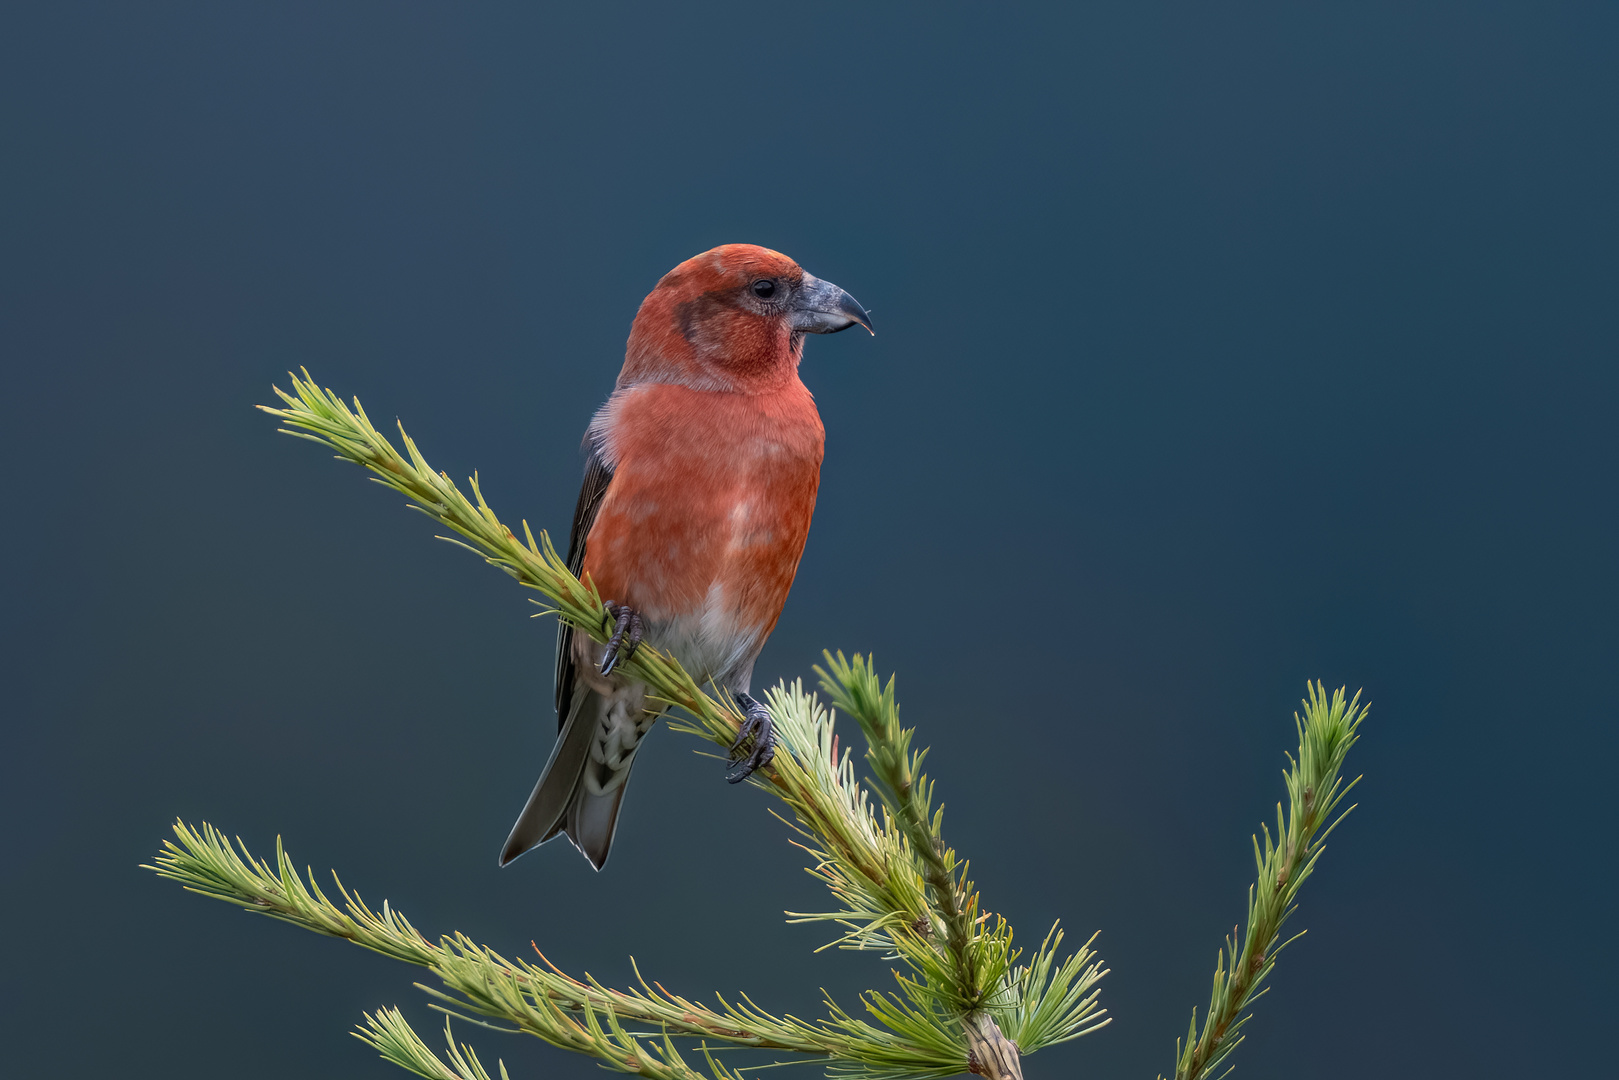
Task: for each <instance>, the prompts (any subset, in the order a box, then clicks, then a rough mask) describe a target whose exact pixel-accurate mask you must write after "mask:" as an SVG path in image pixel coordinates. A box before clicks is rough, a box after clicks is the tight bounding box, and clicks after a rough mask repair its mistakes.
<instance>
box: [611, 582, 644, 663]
mask: <svg viewBox="0 0 1619 1080" xmlns="http://www.w3.org/2000/svg"><path fill="white" fill-rule="evenodd" d="M602 607H603V608H605V609H606V611H607V618H608V619H610V620H611V621H612V624H613V636H612V637H610V638H608V639H607V648H606V649H605V650H603V652H602V665H601V673H602V674H603V675H611V674H612V673H613V669H614V668H615V667H617V666H618V662H619V661H620V660H628V659H629V658H630V657H632V656H634V655H635V650H636V649H639V648H640V647H641V637H642V634H643V633H644V632H645V627H643V626H642V624H641V616H640V614H639V613H637V612H636V610H635V609H634V608H632V607H630V605H628V604H615V603H613V602H612V601H611V600H609V601H607V603H605V604H603V605H602Z"/></svg>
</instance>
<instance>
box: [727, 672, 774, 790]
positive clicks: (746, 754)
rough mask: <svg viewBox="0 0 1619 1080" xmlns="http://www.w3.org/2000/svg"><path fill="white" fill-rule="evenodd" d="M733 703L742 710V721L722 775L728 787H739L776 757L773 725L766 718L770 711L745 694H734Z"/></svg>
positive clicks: (768, 717)
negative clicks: (735, 785)
mask: <svg viewBox="0 0 1619 1080" xmlns="http://www.w3.org/2000/svg"><path fill="white" fill-rule="evenodd" d="M736 703H737V704H738V705H739V706H741V708H742V716H743V720H742V726H741V728H739V729H738V730H737V733H736V742H734V743H732V744H731V764H730V767H729V768H727V769H726V771H725V779H726V782H727V783H731V784H740V783H741V782H742V781H744V780H746V779H747V778H748V777H750V776H752V775H753V773H754V771H755V770H757V769H762V768H764V767H765V766H766V765H769V764H770V760H771V759H772V758H774V757H775V756H776V722H775V721H774V720H772V719H771V718H770V710H769V709H767V708H765V707H764V706H763V705H761V704H759V703H758V702H757V701H755V700H753V698H751V697H749V696H748V695H747V694H737V695H736ZM750 744H751V745H750Z"/></svg>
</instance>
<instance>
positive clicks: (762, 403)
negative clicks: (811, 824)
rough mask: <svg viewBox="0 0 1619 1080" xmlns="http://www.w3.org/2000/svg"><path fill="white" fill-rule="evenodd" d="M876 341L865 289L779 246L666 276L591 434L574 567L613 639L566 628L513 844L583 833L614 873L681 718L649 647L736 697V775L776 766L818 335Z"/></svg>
mask: <svg viewBox="0 0 1619 1080" xmlns="http://www.w3.org/2000/svg"><path fill="white" fill-rule="evenodd" d="M857 324H858V325H860V326H863V327H865V328H866V329H867V330H868V331H870V330H871V317H870V316H869V315H868V314H867V313H866V310H865V309H864V308H862V307H861V306H860V305H859V304H858V303H856V302H855V299H854V297H852V296H850V295H849V294H848V293H846V292H844V291H843V290H842V289H840V288H838V287H837V286H836V285H833V284H831V283H830V282H826V281H821V280H820V279H818V278H816V277H813V276H811V275H809V274H807V273H805V272H804V271H803V270H802V269H801V268H800V267H799V266H798V264H797V263H795V262H793V260H791V259H789V258H788V257H787V256H785V255H782V254H780V253H779V252H775V251H771V250H769V249H767V248H762V247H755V246H754V245H752V244H726V245H724V246H723V247H717V248H715V249H714V250H712V251H707V252H704V253H703V254H701V255H698V256H696V257H695V258H692V259H688V260H686V261H685V262H683V263H681V264H680V265H679V266H677V267H675V268H674V269H673V270H671V271H669V273H667V274H665V275H664V277H663V280H661V281H659V282H658V285H657V287H656V288H655V289H653V290H652V292H651V293H650V294H648V296H647V298H646V299H645V300H643V301H642V302H641V309H640V311H638V312H637V313H636V316H635V322H634V324H633V325H632V326H631V328H630V339H629V343H628V345H627V347H626V348H625V352H624V368H623V370H622V371H621V372H620V373H619V376H618V384H617V386H616V387H615V388H614V390H613V393H612V395H611V396H610V397H609V398H608V399H607V403H606V404H605V405H603V406H602V407H601V409H599V410H598V411H597V413H596V415H595V417H594V418H593V419H592V420H591V422H590V427H589V429H588V431H587V432H586V435H585V449H586V453H587V455H588V457H587V461H586V464H585V479H584V486H583V487H582V488H581V490H580V492H579V503H578V506H577V508H576V509H575V511H574V517H573V529H572V531H571V533H570V535H569V538H568V567H569V568H570V569H571V570H573V572H574V573H576V574H582V575H588V576H589V577H590V578H591V579H592V580H593V581H594V582H595V584H596V588H597V589H598V590H599V591H600V594H601V595H602V596H603V597H604V598H607V604H606V608H607V611H606V617H608V618H610V619H612V620H613V625H614V630H613V633H612V636H611V638H610V640H609V641H608V642H607V644H606V645H601V644H598V643H596V642H594V641H592V640H591V639H590V638H589V637H587V636H586V635H584V634H576V633H574V632H573V630H572V629H571V628H569V627H566V626H564V627H563V628H562V630H561V631H560V633H559V634H558V640H557V663H556V708H557V720H558V724H559V728H560V730H559V733H558V735H557V741H556V746H555V748H554V749H553V750H552V751H551V757H550V760H549V761H547V762H546V765H545V771H544V772H543V773H541V775H540V779H539V782H538V783H537V784H535V786H534V792H533V794H531V795H530V796H529V798H528V804H527V805H526V806H524V807H523V812H522V814H521V815H519V817H518V819H517V824H515V825H514V826H512V832H511V836H510V837H508V838H507V840H506V846H505V848H504V849H502V851H501V853H500V863H501V865H502V866H504V865H506V864H507V863H509V862H511V861H512V860H513V859H515V858H517V857H518V856H519V855H521V854H523V853H524V852H525V851H528V850H529V849H531V848H534V847H536V846H538V845H540V844H543V843H545V842H546V841H547V840H549V839H551V838H552V837H554V836H557V835H559V834H566V835H567V837H568V838H569V839H570V840H572V841H573V843H574V845H575V846H577V847H578V848H579V850H580V851H581V852H583V853H584V855H585V858H587V859H589V860H590V862H591V865H592V866H594V867H596V868H597V869H598V870H599V869H601V867H602V864H603V863H604V862H606V861H607V852H608V849H609V848H611V846H612V843H613V833H614V831H615V830H616V829H617V827H618V813H619V807H620V806H621V805H622V804H623V801H624V790H625V787H626V786H627V785H628V782H629V778H630V769H631V767H632V766H633V765H634V764H635V755H636V751H637V750H638V749H639V748H640V745H641V740H642V738H643V737H644V736H645V735H646V733H647V731H648V730H649V729H650V728H651V726H652V724H653V723H654V722H656V720H657V719H658V717H659V715H661V711H662V710H661V708H660V707H658V706H657V705H656V704H651V703H649V702H648V701H647V698H646V686H645V685H644V684H642V683H639V682H636V681H634V680H633V679H630V678H628V677H626V676H625V675H624V674H623V673H622V672H621V671H619V670H618V664H619V661H620V659H621V658H623V657H626V656H629V655H631V654H632V653H633V651H634V649H635V648H636V646H637V645H638V644H640V642H641V641H643V640H645V641H647V642H649V643H651V644H652V645H654V646H655V647H657V648H659V649H662V650H665V651H667V652H669V653H671V654H673V655H674V656H675V658H676V659H678V660H679V661H680V663H681V664H682V665H683V666H684V667H685V668H686V670H687V671H689V672H690V673H691V674H692V675H693V676H694V677H695V678H696V679H697V680H698V682H699V683H703V682H707V681H710V680H712V681H713V683H714V684H715V685H716V686H719V687H721V688H723V689H724V690H725V691H726V692H728V693H730V694H731V695H732V696H733V697H734V698H735V700H736V703H737V706H738V707H739V708H740V709H741V710H742V713H743V715H744V717H745V718H746V720H745V723H744V724H743V725H742V729H741V731H740V733H739V734H738V736H737V741H736V745H735V746H733V747H732V754H731V762H730V766H729V769H728V771H727V774H726V778H727V779H728V780H730V781H731V782H732V783H737V782H739V781H741V780H742V779H744V778H746V777H747V776H748V775H749V774H750V773H752V772H753V771H754V770H756V769H759V768H762V767H764V766H765V765H767V764H769V762H770V759H771V756H772V755H773V754H774V751H775V735H774V732H773V729H772V721H771V717H770V712H769V710H768V709H767V708H766V707H765V706H764V705H762V704H761V703H759V702H758V701H756V700H754V698H752V697H751V696H749V693H748V691H749V685H750V683H751V681H752V678H753V665H754V661H755V660H757V659H758V656H759V650H760V649H762V648H763V647H764V643H765V639H766V638H768V637H769V636H770V632H771V630H773V629H774V628H775V625H776V620H777V618H778V617H779V616H780V615H781V609H782V605H783V604H784V603H786V601H787V591H788V589H790V588H791V587H792V584H793V576H794V575H795V574H796V573H797V572H798V560H799V557H800V556H801V555H802V554H803V551H804V541H805V539H806V538H807V537H808V535H809V527H810V516H811V515H812V514H813V512H814V510H815V492H816V489H817V487H819V485H820V476H821V454H822V447H823V445H824V442H825V433H824V431H823V429H822V427H821V417H820V414H819V413H817V412H816V410H815V401H814V399H813V398H812V397H811V396H810V392H809V390H808V389H806V388H805V386H804V384H803V382H801V381H800V380H799V377H798V363H799V360H800V359H801V358H802V357H803V355H804V335H805V334H835V333H837V332H838V331H839V330H846V329H848V328H849V327H851V326H854V325H857Z"/></svg>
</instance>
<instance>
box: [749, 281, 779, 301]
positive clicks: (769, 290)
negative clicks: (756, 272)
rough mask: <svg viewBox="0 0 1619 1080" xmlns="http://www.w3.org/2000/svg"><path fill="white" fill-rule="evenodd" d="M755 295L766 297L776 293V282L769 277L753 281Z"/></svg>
mask: <svg viewBox="0 0 1619 1080" xmlns="http://www.w3.org/2000/svg"><path fill="white" fill-rule="evenodd" d="M753 295H754V296H757V297H759V298H760V299H765V298H768V297H771V296H775V295H776V283H775V282H774V281H771V280H770V279H769V278H765V279H764V280H763V281H755V282H754V283H753Z"/></svg>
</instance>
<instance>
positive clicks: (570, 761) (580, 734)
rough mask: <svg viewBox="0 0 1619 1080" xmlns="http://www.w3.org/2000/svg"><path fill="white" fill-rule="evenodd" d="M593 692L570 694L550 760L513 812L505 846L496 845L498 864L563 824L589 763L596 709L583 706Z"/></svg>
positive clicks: (593, 695) (546, 838)
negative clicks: (524, 802) (569, 704)
mask: <svg viewBox="0 0 1619 1080" xmlns="http://www.w3.org/2000/svg"><path fill="white" fill-rule="evenodd" d="M595 697H596V695H595V694H591V693H588V692H587V693H582V694H579V695H578V696H576V697H575V698H574V701H573V708H572V709H570V710H569V712H568V719H567V722H566V723H564V724H563V725H562V730H561V731H560V732H559V733H558V734H557V743H556V746H555V747H554V748H553V749H552V750H551V760H550V761H547V762H546V763H545V771H544V772H542V773H540V779H539V781H538V782H537V783H536V784H535V785H534V791H533V793H532V794H530V795H529V797H528V804H527V805H526V806H524V807H523V812H522V813H521V814H518V815H517V824H515V825H513V826H512V832H511V835H510V836H508V837H507V838H506V846H505V847H503V848H501V849H500V865H501V866H505V865H506V864H507V863H509V862H511V861H512V860H513V859H515V858H517V857H518V856H519V855H521V854H523V852H525V851H530V850H532V849H534V848H537V847H539V846H540V845H541V844H543V843H545V842H546V841H547V840H549V839H551V837H553V836H555V835H556V834H557V832H558V831H559V830H560V829H561V828H562V827H563V826H564V824H565V819H566V818H567V815H568V806H569V804H570V803H572V802H573V793H574V791H575V790H576V789H577V788H578V787H579V778H580V777H581V776H583V775H584V771H585V766H586V765H587V764H589V763H590V740H591V739H592V737H594V735H595V730H594V729H595V727H596V723H597V719H596V714H597V712H598V711H599V708H598V709H592V708H585V707H584V706H586V705H587V704H588V703H589V700H588V699H594V698H595Z"/></svg>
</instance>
